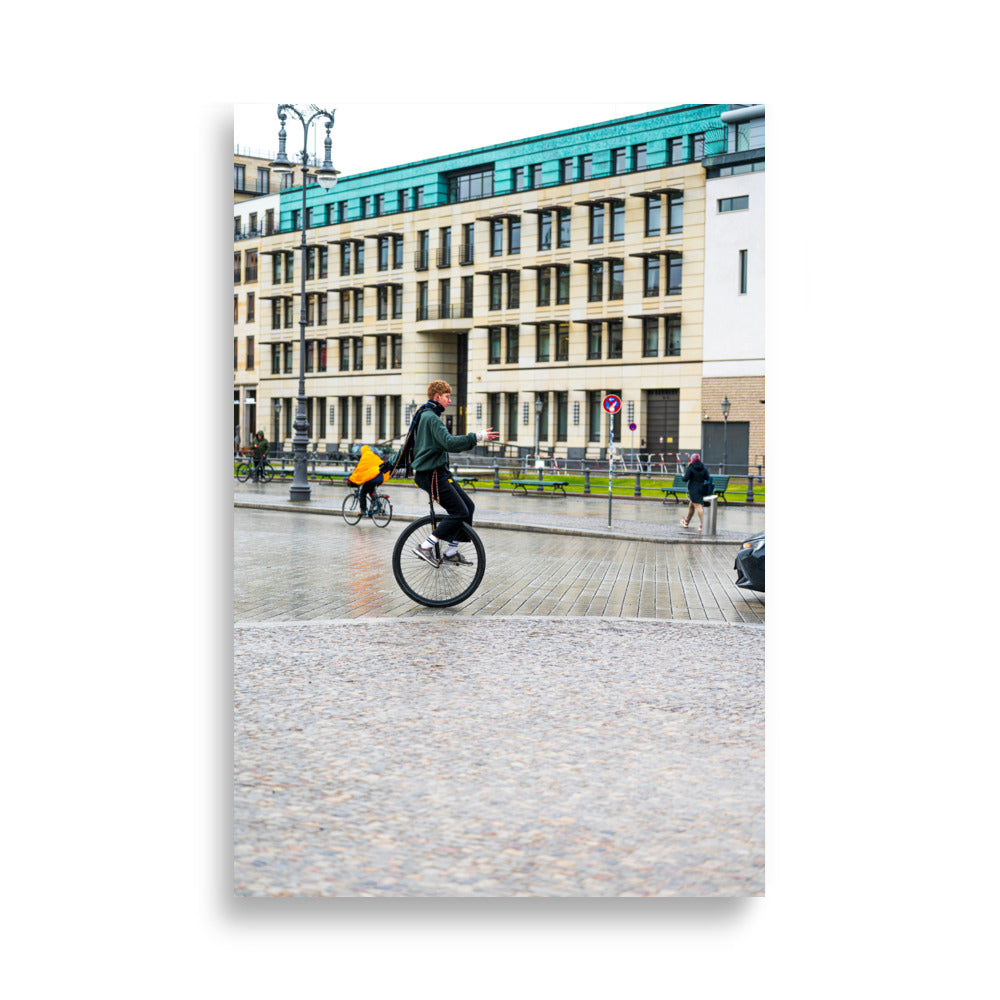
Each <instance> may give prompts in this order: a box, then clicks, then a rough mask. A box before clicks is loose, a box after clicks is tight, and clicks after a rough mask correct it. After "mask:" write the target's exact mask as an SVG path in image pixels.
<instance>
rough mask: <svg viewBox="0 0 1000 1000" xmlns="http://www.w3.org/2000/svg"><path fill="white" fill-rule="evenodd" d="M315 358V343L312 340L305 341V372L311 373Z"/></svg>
mask: <svg viewBox="0 0 1000 1000" xmlns="http://www.w3.org/2000/svg"><path fill="white" fill-rule="evenodd" d="M315 358H316V342H315V341H314V340H307V341H306V371H307V372H311V371H312V370H313V367H314V364H315Z"/></svg>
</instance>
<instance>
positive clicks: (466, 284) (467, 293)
mask: <svg viewBox="0 0 1000 1000" xmlns="http://www.w3.org/2000/svg"><path fill="white" fill-rule="evenodd" d="M472 288H473V286H472V275H471V274H469V275H466V276H465V277H464V278H462V316H463V317H464V318H466V319H468V318H469V317H471V316H472V293H473V292H472Z"/></svg>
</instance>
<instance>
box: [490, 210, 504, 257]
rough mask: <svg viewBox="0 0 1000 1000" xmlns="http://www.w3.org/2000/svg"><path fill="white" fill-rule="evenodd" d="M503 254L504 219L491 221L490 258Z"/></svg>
mask: <svg viewBox="0 0 1000 1000" xmlns="http://www.w3.org/2000/svg"><path fill="white" fill-rule="evenodd" d="M502 253H503V219H490V256H491V257H499V256H500V254H502Z"/></svg>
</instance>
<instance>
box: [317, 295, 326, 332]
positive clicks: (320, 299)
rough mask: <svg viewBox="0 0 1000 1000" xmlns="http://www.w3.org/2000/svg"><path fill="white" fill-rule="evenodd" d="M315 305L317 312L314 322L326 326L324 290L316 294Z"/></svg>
mask: <svg viewBox="0 0 1000 1000" xmlns="http://www.w3.org/2000/svg"><path fill="white" fill-rule="evenodd" d="M316 306H317V311H318V313H319V316H318V318H317V320H316V322H317V323H318V324H319V325H320V326H326V292H320V293H319V294H318V295H317V296H316Z"/></svg>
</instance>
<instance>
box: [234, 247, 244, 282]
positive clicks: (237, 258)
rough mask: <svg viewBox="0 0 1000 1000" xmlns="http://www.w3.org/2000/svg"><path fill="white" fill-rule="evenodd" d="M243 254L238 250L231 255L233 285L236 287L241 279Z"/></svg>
mask: <svg viewBox="0 0 1000 1000" xmlns="http://www.w3.org/2000/svg"><path fill="white" fill-rule="evenodd" d="M242 262H243V254H241V253H240V252H239V251H238V250H237V251H236V253H234V254H233V284H234V285H238V284H239V283H240V280H241V277H242V267H243V263H242Z"/></svg>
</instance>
